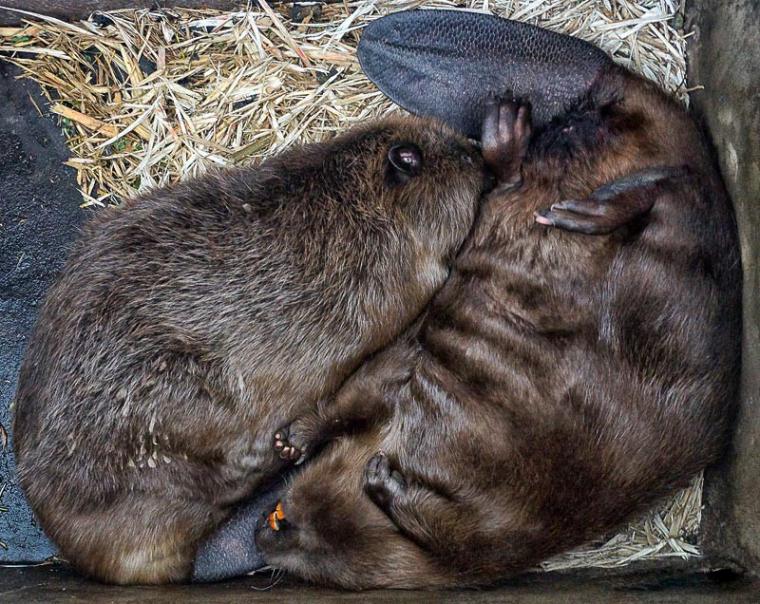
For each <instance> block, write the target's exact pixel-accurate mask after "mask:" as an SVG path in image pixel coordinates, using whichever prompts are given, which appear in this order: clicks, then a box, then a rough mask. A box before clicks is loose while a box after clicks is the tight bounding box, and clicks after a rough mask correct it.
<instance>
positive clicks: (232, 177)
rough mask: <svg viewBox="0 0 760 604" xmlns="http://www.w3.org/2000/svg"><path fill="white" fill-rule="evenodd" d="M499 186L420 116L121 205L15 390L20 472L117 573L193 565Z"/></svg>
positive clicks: (413, 305) (173, 572)
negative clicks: (274, 445)
mask: <svg viewBox="0 0 760 604" xmlns="http://www.w3.org/2000/svg"><path fill="white" fill-rule="evenodd" d="M485 182H486V178H485V177H484V171H483V163H482V160H481V158H480V155H479V153H477V151H476V150H475V148H474V147H472V146H471V145H470V143H469V142H468V141H467V140H466V139H465V138H464V137H461V136H459V135H457V134H455V133H454V132H453V131H452V130H450V129H448V128H447V127H445V126H443V125H441V124H439V123H437V122H435V121H434V120H428V119H419V118H411V119H400V118H399V119H390V120H386V121H383V122H379V123H377V124H374V125H371V126H367V127H363V128H358V129H356V130H353V131H351V132H349V133H347V134H346V135H343V136H340V137H337V138H335V139H333V140H331V141H329V142H326V143H322V144H317V145H310V146H307V147H304V148H298V149H293V150H290V151H288V152H286V153H283V154H281V155H279V156H276V157H274V158H272V159H269V160H267V161H265V162H264V163H263V164H261V165H260V166H259V167H256V168H241V169H234V170H228V171H219V172H215V173H212V174H209V175H207V176H205V177H202V178H198V179H195V180H191V181H188V182H185V183H182V184H178V185H176V186H174V187H171V188H167V189H161V190H157V191H154V192H151V193H149V194H146V195H143V196H142V197H139V198H136V199H133V200H130V201H127V202H126V203H124V204H123V206H122V207H119V208H109V209H107V210H103V211H102V212H100V213H99V214H98V215H97V216H96V217H95V219H94V220H92V221H91V222H90V224H89V225H87V227H86V229H85V231H84V234H83V237H82V238H81V239H80V241H79V242H78V244H77V245H76V248H75V249H74V251H73V253H72V254H71V257H70V258H69V260H68V263H67V264H66V267H65V269H64V271H63V274H62V275H61V277H60V278H59V280H58V281H57V283H56V285H55V286H54V287H53V288H52V289H51V291H50V292H49V294H48V296H47V299H46V301H45V304H44V306H43V308H42V309H41V312H40V316H39V319H38V322H37V326H36V328H35V331H34V333H33V336H32V338H31V340H30V342H29V346H28V349H27V353H26V357H25V360H24V363H23V366H22V370H21V375H20V380H19V386H18V393H17V396H16V400H15V436H14V441H15V452H16V458H17V462H18V471H19V479H20V482H21V485H22V487H23V488H24V490H25V492H26V495H27V496H28V498H29V501H30V502H31V505H32V507H33V509H34V511H35V513H36V514H37V516H38V517H39V519H40V521H41V524H42V526H43V528H44V529H45V531H46V532H47V534H48V535H49V536H50V537H51V538H52V539H53V540H54V541H55V543H56V544H57V545H58V547H59V548H60V552H61V555H62V556H63V557H65V558H67V559H68V560H70V561H71V562H72V563H73V564H74V565H75V566H76V567H77V568H78V569H79V570H81V571H82V572H84V573H86V574H88V575H91V576H93V577H96V578H99V579H101V580H105V581H109V582H116V583H160V582H167V581H179V580H183V579H186V578H188V577H189V574H190V572H191V566H192V559H193V556H194V554H195V549H196V547H197V544H198V541H199V540H200V539H201V538H202V537H203V536H205V535H206V534H208V533H209V532H210V531H212V530H213V528H214V527H215V526H217V525H218V524H219V523H220V522H221V521H222V520H223V519H224V518H226V517H227V515H228V514H229V509H230V507H231V506H232V505H233V504H234V503H235V502H236V501H238V500H240V499H241V498H243V497H246V496H249V495H251V493H253V492H254V491H255V490H256V488H257V486H259V485H261V484H262V481H264V480H266V478H267V477H271V476H272V475H273V474H276V471H277V470H279V469H281V466H282V462H281V461H280V460H279V459H278V457H277V455H275V453H274V452H273V451H272V450H271V446H270V439H271V433H272V431H273V430H274V429H275V428H276V427H277V426H278V425H281V424H282V423H284V422H286V421H287V420H288V419H290V418H292V417H294V416H296V415H300V414H302V413H304V412H305V411H307V409H308V408H309V407H310V406H312V405H314V404H315V403H316V401H317V400H319V399H321V398H323V397H324V396H326V395H327V394H329V393H330V392H331V391H332V390H334V389H335V388H337V386H338V385H339V384H340V383H341V382H342V381H343V380H344V379H345V378H346V377H347V376H348V375H349V374H350V373H351V372H352V371H353V370H354V369H355V368H356V367H357V366H358V365H359V364H360V362H361V361H362V360H363V359H365V358H366V357H367V356H368V355H369V354H371V353H373V352H375V351H377V350H378V349H380V348H382V347H383V346H385V345H386V344H388V343H389V342H391V341H392V340H393V339H394V338H395V337H396V336H397V335H398V334H399V333H401V332H402V331H403V330H404V329H405V328H406V327H407V326H408V325H409V324H410V323H411V322H412V320H413V319H414V318H415V317H416V316H417V315H418V313H419V312H420V311H421V309H422V308H423V307H424V306H425V304H426V303H427V302H428V301H429V299H430V297H431V296H432V294H433V292H434V291H435V290H436V289H437V288H438V287H439V286H440V285H441V284H442V282H443V281H444V279H445V277H446V275H447V274H448V266H449V264H450V261H451V259H452V258H453V256H454V254H455V252H456V250H457V249H458V248H459V246H460V245H461V243H462V241H463V240H464V238H465V236H466V234H467V232H468V231H469V229H470V228H471V226H472V222H473V220H474V216H475V212H476V208H477V204H478V200H479V198H480V196H481V193H482V191H483V187H484V183H485Z"/></svg>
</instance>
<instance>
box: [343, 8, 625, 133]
mask: <svg viewBox="0 0 760 604" xmlns="http://www.w3.org/2000/svg"><path fill="white" fill-rule="evenodd" d="M357 54H358V58H359V63H360V65H361V67H362V70H363V71H364V73H365V74H366V75H367V77H368V78H369V79H370V80H372V82H374V83H375V84H376V85H377V87H378V88H379V89H380V90H381V91H382V92H383V93H384V94H385V95H387V96H388V97H389V98H390V99H391V100H393V101H394V102H395V103H397V104H398V105H400V106H401V107H403V108H404V109H407V110H408V111H411V112H412V113H416V114H420V115H427V116H432V117H437V118H439V119H442V120H443V121H444V122H446V123H447V124H448V125H449V126H451V127H453V128H455V129H456V130H459V131H460V132H462V133H464V134H466V135H467V136H470V137H474V138H479V137H480V126H481V123H482V121H483V116H484V114H485V103H486V101H487V100H488V99H490V98H493V97H502V96H504V95H506V94H511V95H513V96H514V97H515V98H520V99H524V100H527V101H529V102H530V103H531V104H532V106H533V122H534V124H536V125H537V126H540V125H542V124H545V123H547V122H549V121H550V120H551V119H552V118H554V117H556V116H557V115H560V114H561V113H563V112H564V111H565V110H567V108H568V107H569V106H570V105H572V104H573V103H575V102H576V101H577V100H578V99H579V98H580V97H581V96H583V94H585V93H586V92H587V91H588V90H589V88H590V87H591V85H592V84H593V83H594V81H595V80H596V78H597V77H598V76H599V74H600V73H601V72H602V71H603V70H604V69H605V68H606V67H608V66H609V65H611V64H612V61H611V59H610V58H609V57H608V56H607V55H606V54H605V53H604V51H602V50H601V49H599V48H597V47H596V46H594V45H593V44H589V43H588V42H585V41H583V40H580V39H578V38H574V37H571V36H566V35H563V34H559V33H555V32H552V31H548V30H546V29H542V28H539V27H535V26H533V25H530V24H527V23H522V22H519V21H512V20H509V19H502V18H499V17H494V16H492V15H486V14H482V13H473V12H468V11H461V10H460V11H457V10H412V11H404V12H399V13H393V14H390V15H387V16H385V17H382V18H381V19H378V20H377V21H374V22H373V23H371V24H370V25H368V26H367V27H366V28H365V30H364V33H363V35H362V39H361V40H360V42H359V46H358V49H357ZM433 91H435V92H434V93H433Z"/></svg>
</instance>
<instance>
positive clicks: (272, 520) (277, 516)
mask: <svg viewBox="0 0 760 604" xmlns="http://www.w3.org/2000/svg"><path fill="white" fill-rule="evenodd" d="M283 520H285V512H283V511H282V502H281V501H278V502H277V505H276V506H275V508H274V512H271V513H270V514H269V516H267V523H268V524H269V528H271V529H272V530H273V531H279V530H280V522H282V521H283Z"/></svg>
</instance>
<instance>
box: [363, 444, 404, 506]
mask: <svg viewBox="0 0 760 604" xmlns="http://www.w3.org/2000/svg"><path fill="white" fill-rule="evenodd" d="M406 487H407V485H406V480H404V477H403V476H402V475H401V472H399V471H398V470H394V469H393V468H392V467H391V463H390V461H389V459H388V456H387V455H386V454H385V453H383V452H382V451H380V452H378V453H377V454H376V455H375V456H374V457H372V459H370V460H369V461H368V462H367V466H366V467H365V468H364V492H365V493H367V495H368V496H369V498H370V499H371V500H372V501H373V502H374V503H375V505H376V506H377V507H379V508H380V509H381V510H383V511H384V512H386V513H388V512H389V509H390V506H391V504H392V502H393V499H394V498H396V497H399V496H401V495H403V494H404V493H405V492H406Z"/></svg>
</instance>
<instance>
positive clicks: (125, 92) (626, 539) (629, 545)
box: [0, 0, 702, 570]
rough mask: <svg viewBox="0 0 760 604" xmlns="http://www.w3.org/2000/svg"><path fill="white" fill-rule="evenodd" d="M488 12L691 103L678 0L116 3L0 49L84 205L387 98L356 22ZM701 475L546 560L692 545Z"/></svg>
mask: <svg viewBox="0 0 760 604" xmlns="http://www.w3.org/2000/svg"><path fill="white" fill-rule="evenodd" d="M420 6H424V7H440V8H452V7H461V8H468V9H472V10H478V11H488V12H492V13H494V14H497V15H501V16H505V17H511V18H514V19H520V20H523V21H528V22H530V23H534V24H538V25H541V26H543V27H547V28H549V29H553V30H556V31H560V32H564V33H568V34H572V35H575V36H578V37H581V38H584V39H586V40H589V41H591V42H593V43H595V44H597V45H598V46H600V47H602V48H603V49H604V50H606V51H607V52H609V53H610V54H611V55H612V56H613V57H614V59H615V60H616V61H618V62H620V63H622V64H624V65H626V66H628V67H630V68H631V69H633V70H635V71H638V72H640V73H642V74H644V75H645V76H647V77H649V78H651V79H653V80H656V81H657V82H659V83H660V84H661V85H662V86H663V87H664V88H665V89H666V90H668V91H670V92H671V93H673V94H675V95H676V96H677V97H678V98H679V99H681V100H682V102H684V103H686V102H687V100H688V99H687V92H688V89H687V88H686V83H685V77H686V75H685V74H686V65H685V37H684V35H683V32H682V31H681V29H682V22H683V18H682V8H683V7H682V0H639V1H632V0H581V1H578V2H575V1H573V2H570V1H567V0H462V1H459V0H357V1H345V2H343V3H337V4H319V3H314V4H310V5H301V6H299V7H295V8H294V7H292V6H291V5H289V4H288V5H274V4H273V5H272V6H269V5H267V4H265V2H264V0H260V5H258V6H254V7H247V8H246V7H243V8H241V10H240V11H237V12H227V13H222V12H219V11H211V10H203V11H192V10H163V11H160V12H159V11H147V10H141V11H115V12H111V13H99V14H96V15H94V16H93V17H91V18H90V19H89V20H88V21H82V22H77V23H71V24H70V23H64V22H61V21H57V20H54V19H42V18H40V17H39V16H34V15H31V14H29V15H27V16H28V19H29V22H28V24H27V25H25V26H23V27H13V28H9V27H6V28H0V57H3V58H5V59H7V60H9V61H11V62H13V63H15V64H16V65H18V66H20V67H21V68H22V70H23V75H24V76H25V77H29V78H31V79H33V80H35V81H37V82H39V83H40V84H42V85H43V87H44V90H45V94H46V95H47V96H48V97H49V98H50V100H51V103H52V111H53V112H54V113H56V114H58V115H59V116H60V121H61V125H62V127H63V129H64V132H65V135H66V138H67V140H68V145H69V147H70V149H71V152H72V157H71V159H69V161H68V162H67V163H68V165H70V166H71V167H72V168H74V169H75V170H76V174H77V182H78V184H79V187H80V189H81V192H82V198H83V205H84V206H88V205H98V206H100V205H107V204H113V203H118V201H119V199H122V198H124V197H129V196H132V195H134V194H135V193H137V192H139V191H144V190H146V189H149V188H151V187H156V186H160V185H163V184H166V183H170V182H174V181H176V180H177V179H180V178H184V177H186V176H188V175H193V174H198V173H201V172H203V171H204V170H205V169H207V168H208V167H209V166H213V165H229V164H235V163H239V162H245V161H251V160H255V159H257V158H260V157H263V156H266V155H268V154H271V153H275V152H277V151H279V150H281V149H284V148H285V147H288V146H289V145H291V144H293V143H296V142H307V141H314V140H319V139H322V138H324V137H326V136H329V135H331V134H333V133H335V132H341V131H344V130H345V129H347V128H348V127H350V126H351V125H353V124H355V123H357V122H361V121H364V120H366V119H367V118H371V117H376V116H380V115H384V114H387V113H389V112H393V111H399V109H397V108H395V107H393V106H392V105H391V104H390V103H389V102H388V101H387V100H386V99H385V98H384V97H383V96H382V94H380V93H379V92H378V91H377V89H376V88H374V86H373V85H372V84H371V83H370V82H369V81H368V80H367V79H366V78H365V77H364V76H363V74H362V73H361V71H360V69H359V65H358V63H357V60H356V56H355V47H356V43H357V41H358V38H359V35H360V30H361V28H362V27H363V26H364V25H365V24H367V23H368V22H369V21H371V20H373V19H376V18H378V17H379V16H382V15H384V14H386V13H389V12H394V11H398V10H405V9H410V8H416V7H420ZM701 492H702V479H701V476H698V477H696V478H695V479H694V480H693V482H692V484H691V486H690V487H689V488H687V489H685V490H684V491H682V492H680V493H678V494H677V495H675V496H674V497H672V498H671V499H669V500H667V501H663V502H660V503H659V505H657V506H655V508H654V509H653V510H652V511H651V512H650V513H648V514H646V515H645V516H644V517H642V518H641V519H639V520H638V521H637V522H634V523H632V524H630V525H629V526H628V527H627V528H625V530H621V531H620V532H619V533H617V534H615V535H607V536H605V537H604V538H602V539H600V540H599V541H598V542H595V543H592V544H588V545H587V546H584V547H582V548H579V549H577V550H575V551H572V552H569V553H567V554H563V555H561V556H558V557H555V558H553V559H551V560H548V561H546V562H545V563H544V564H542V566H541V568H543V569H544V570H558V569H567V568H580V567H591V566H593V567H617V566H622V565H626V564H628V563H630V562H633V561H635V560H645V559H649V560H651V559H657V558H664V557H672V556H678V557H682V558H688V557H692V556H698V555H699V553H700V550H699V546H698V532H699V524H700V511H701Z"/></svg>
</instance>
